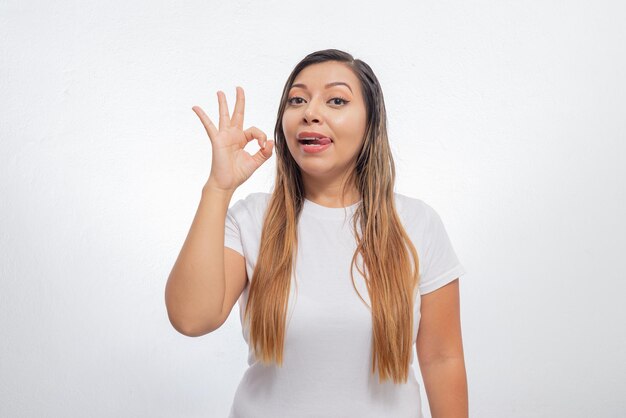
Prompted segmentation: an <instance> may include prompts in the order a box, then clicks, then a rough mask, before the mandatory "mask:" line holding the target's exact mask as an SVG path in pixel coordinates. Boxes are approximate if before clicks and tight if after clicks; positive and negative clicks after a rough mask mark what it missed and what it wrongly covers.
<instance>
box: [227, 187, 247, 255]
mask: <svg viewBox="0 0 626 418" xmlns="http://www.w3.org/2000/svg"><path fill="white" fill-rule="evenodd" d="M242 205H243V199H240V200H238V201H237V202H235V204H234V205H232V206H231V207H230V208H228V212H226V222H225V224H224V246H225V247H228V248H232V249H233V250H235V251H237V252H238V253H239V254H241V255H244V254H243V244H242V242H241V233H240V229H239V225H240V223H239V221H237V217H238V215H239V212H240V209H241V207H242Z"/></svg>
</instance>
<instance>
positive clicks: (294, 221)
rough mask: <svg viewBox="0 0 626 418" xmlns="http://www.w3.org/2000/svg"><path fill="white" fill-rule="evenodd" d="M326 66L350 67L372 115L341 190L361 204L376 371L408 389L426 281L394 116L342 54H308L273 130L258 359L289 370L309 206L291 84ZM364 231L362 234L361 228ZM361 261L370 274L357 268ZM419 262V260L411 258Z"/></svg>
mask: <svg viewBox="0 0 626 418" xmlns="http://www.w3.org/2000/svg"><path fill="white" fill-rule="evenodd" d="M325 61H336V62H340V63H342V64H344V65H346V66H347V67H349V68H350V69H351V70H352V71H353V72H354V74H355V75H356V76H357V78H358V79H359V81H360V85H361V91H362V92H363V97H364V100H365V107H366V110H367V119H366V120H367V126H366V130H365V133H364V141H363V144H362V147H361V149H360V150H359V152H357V154H356V156H355V163H354V165H353V169H352V170H351V171H350V172H349V174H348V176H347V180H346V181H345V182H344V185H343V188H342V197H344V196H345V195H346V188H347V187H348V186H356V188H357V190H358V192H359V193H360V196H361V198H362V200H361V203H359V205H358V206H357V209H356V211H355V212H354V217H353V222H352V228H353V229H354V233H355V237H356V242H357V248H356V251H355V253H354V256H353V257H352V261H351V268H350V276H351V278H352V285H353V287H354V289H355V291H356V293H357V294H358V295H359V297H360V298H361V300H362V301H363V302H364V303H366V302H365V300H364V299H363V297H362V296H361V295H360V294H359V293H358V290H357V288H356V286H355V283H354V276H353V266H355V267H356V269H357V270H358V272H359V273H360V274H361V276H362V277H363V278H364V279H365V282H366V285H367V290H368V293H369V297H370V301H371V307H369V309H370V311H371V315H372V362H371V371H372V373H375V372H376V367H378V374H379V381H385V380H388V379H390V378H392V379H393V381H394V383H406V381H407V378H408V373H409V367H410V360H411V357H412V347H413V343H414V341H413V339H412V334H413V332H412V330H413V324H414V318H413V308H414V306H413V304H414V300H415V296H416V292H417V286H418V283H419V274H418V273H419V260H418V256H417V251H416V249H415V246H414V245H413V243H412V242H411V240H410V238H409V236H408V234H407V232H406V230H405V229H404V227H403V225H402V223H401V221H400V218H399V216H398V213H397V211H396V207H395V200H394V183H395V167H394V162H393V157H392V155H391V149H390V146H389V139H388V137H387V124H386V122H387V114H386V111H385V103H384V100H383V92H382V90H381V87H380V84H379V82H378V79H377V78H376V76H375V75H374V72H373V71H372V69H371V68H370V66H369V65H367V64H366V63H365V62H363V61H361V60H359V59H355V58H354V57H353V56H352V55H350V54H348V53H346V52H343V51H340V50H337V49H326V50H322V51H316V52H313V53H311V54H309V55H307V56H306V57H305V58H304V59H303V60H302V61H300V62H299V63H298V64H297V65H296V66H295V68H294V69H293V71H292V72H291V74H290V75H289V78H288V79H287V82H286V83H285V87H284V88H283V93H282V97H281V99H280V106H279V109H278V115H277V118H276V126H275V128H274V143H275V150H276V178H275V183H274V189H273V192H272V194H271V197H270V200H269V204H268V207H267V210H266V212H265V217H264V221H263V229H262V233H261V246H260V248H259V255H258V259H257V263H256V265H255V266H254V272H253V274H252V279H251V281H250V289H249V293H248V301H247V305H246V309H245V313H244V320H249V321H250V322H249V330H250V334H249V341H250V344H251V346H252V347H254V352H255V355H256V357H257V358H259V359H260V360H261V361H262V363H264V364H269V362H271V361H272V360H274V361H275V362H276V363H277V364H278V365H279V366H282V364H283V351H284V339H285V327H286V314H287V307H288V300H289V292H290V286H291V278H292V274H294V273H295V260H296V254H297V246H298V236H297V225H298V220H299V218H300V213H301V212H302V207H303V204H304V187H303V182H302V175H301V172H300V167H299V166H298V165H297V163H296V161H295V160H294V159H293V157H292V155H291V153H290V152H289V149H288V147H287V143H286V139H285V133H284V132H283V129H282V119H283V114H284V112H285V107H286V105H287V99H288V94H289V90H290V88H291V85H292V84H293V82H294V80H295V78H296V77H297V76H298V74H299V73H300V71H302V70H303V69H304V68H305V67H307V66H309V65H312V64H317V63H321V62H325ZM357 226H359V227H360V231H362V232H363V233H362V234H361V233H360V231H359V230H358V229H357ZM359 255H360V257H361V259H362V263H363V264H364V266H363V267H364V268H363V269H362V268H361V267H359V265H358V264H357V262H356V261H357V258H358V256H359ZM409 255H410V256H411V257H412V259H411V258H410V257H409Z"/></svg>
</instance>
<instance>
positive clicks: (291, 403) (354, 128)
mask: <svg viewBox="0 0 626 418" xmlns="http://www.w3.org/2000/svg"><path fill="white" fill-rule="evenodd" d="M236 91H237V101H236V104H235V108H234V112H233V115H232V117H231V116H230V115H229V111H228V106H227V103H226V99H225V96H224V93H223V92H221V91H218V92H217V97H218V102H219V113H220V116H219V126H218V127H216V126H215V125H214V124H213V123H212V122H211V120H210V119H209V117H208V116H207V115H206V114H205V113H204V112H203V111H202V109H200V108H199V107H198V106H194V107H193V110H194V111H195V112H196V114H197V115H198V117H199V118H200V120H201V121H202V123H203V125H204V127H205V128H206V131H207V133H208V135H209V138H210V140H211V145H212V150H213V154H212V165H211V172H210V175H209V179H208V181H207V182H206V184H205V186H204V188H203V190H202V197H201V200H200V205H199V208H198V211H197V213H196V216H195V218H194V221H193V224H192V226H191V229H190V231H189V234H188V236H187V239H186V241H185V243H184V245H183V248H182V250H181V252H180V255H179V256H178V259H177V260H176V263H175V265H174V267H173V269H172V272H171V274H170V277H169V279H168V282H167V286H166V294H165V296H166V305H167V311H168V315H169V319H170V321H171V323H172V325H173V326H174V327H175V328H176V329H177V330H178V331H179V332H181V333H183V334H185V335H189V336H200V335H204V334H206V333H209V332H212V331H214V330H216V329H217V328H219V327H220V326H221V325H222V324H223V323H224V321H226V319H227V318H228V316H229V314H230V312H231V310H232V307H233V306H234V304H235V303H236V302H237V301H239V309H240V317H241V324H242V327H243V335H244V339H245V341H246V342H247V343H248V345H249V356H248V364H249V368H248V370H247V371H246V373H245V375H244V376H243V379H242V380H241V382H240V384H239V386H238V388H237V391H236V394H235V399H234V402H233V404H232V407H231V411H230V417H243V418H250V417H272V418H275V417H359V418H363V417H377V418H378V417H421V416H422V411H421V409H422V407H421V399H420V388H419V384H418V382H417V379H416V377H415V373H414V371H413V368H412V367H411V365H412V363H413V357H412V356H413V351H412V350H413V346H415V348H416V354H417V357H418V360H419V366H420V370H421V372H422V377H423V380H424V384H425V390H426V393H427V396H428V401H429V405H430V410H431V413H432V416H433V417H435V418H437V417H467V415H468V401H467V383H466V373H465V364H464V356H463V346H462V340H461V326H460V314H459V286H458V277H459V276H461V275H462V274H464V273H465V270H464V268H463V266H462V265H461V264H460V262H459V260H458V258H457V256H456V254H455V252H454V250H453V247H452V245H451V242H450V240H449V238H448V235H447V233H446V230H445V228H444V225H443V223H442V221H441V218H440V217H439V216H438V214H437V213H436V212H435V210H434V209H433V208H431V207H430V206H429V205H427V204H426V203H425V202H423V201H422V200H420V199H416V198H411V197H408V196H404V195H401V194H398V193H395V192H394V182H395V168H394V163H393V158H392V155H391V151H390V146H389V141H388V138H387V128H386V113H385V104H384V101H383V93H382V90H381V87H380V84H379V82H378V80H377V78H376V76H375V75H374V73H373V71H372V69H371V68H370V67H369V65H367V64H366V63H365V62H363V61H362V60H359V59H354V58H353V57H352V55H350V54H348V53H346V52H343V51H339V50H336V49H329V50H324V51H318V52H314V53H312V54H309V55H308V56H306V57H305V58H304V59H303V60H302V61H301V62H300V63H298V64H297V65H296V67H295V68H294V70H293V71H292V73H291V75H290V76H289V78H288V80H287V82H286V84H285V87H284V89H283V93H282V97H281V100H280V106H279V109H278V117H277V120H276V126H275V130H274V140H273V141H272V140H267V136H266V135H265V133H263V132H262V131H261V130H259V129H258V128H256V127H250V128H248V129H246V130H244V129H243V119H244V103H245V99H244V92H243V89H242V88H240V87H238V88H237V89H236ZM254 139H256V140H257V141H258V143H259V145H260V146H261V149H260V150H259V151H258V152H257V153H255V154H254V155H250V154H249V153H247V152H246V151H244V149H243V148H244V146H245V145H246V144H247V143H248V142H249V141H251V140H254ZM274 147H275V148H276V158H277V160H276V168H277V172H276V179H275V184H274V188H273V191H272V193H252V194H249V195H248V196H247V197H246V198H244V199H240V200H238V201H237V202H236V203H235V204H234V205H233V206H232V207H230V208H229V204H230V201H231V198H232V195H233V193H234V191H235V189H236V188H237V187H239V186H240V185H241V184H242V183H243V182H245V181H246V180H247V179H248V178H249V177H250V176H251V175H252V173H253V172H254V171H255V170H256V169H257V168H258V167H260V166H261V164H263V163H264V162H265V161H267V160H268V159H269V158H270V157H271V156H272V154H273V152H274ZM418 329H419V332H418Z"/></svg>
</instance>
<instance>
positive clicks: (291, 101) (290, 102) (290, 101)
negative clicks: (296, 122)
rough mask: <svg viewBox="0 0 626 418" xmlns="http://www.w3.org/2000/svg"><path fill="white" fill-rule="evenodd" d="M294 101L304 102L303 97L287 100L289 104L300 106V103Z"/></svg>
mask: <svg viewBox="0 0 626 418" xmlns="http://www.w3.org/2000/svg"><path fill="white" fill-rule="evenodd" d="M294 100H302V97H292V98H291V99H289V100H287V102H288V103H289V104H300V103H294V102H293V101H294Z"/></svg>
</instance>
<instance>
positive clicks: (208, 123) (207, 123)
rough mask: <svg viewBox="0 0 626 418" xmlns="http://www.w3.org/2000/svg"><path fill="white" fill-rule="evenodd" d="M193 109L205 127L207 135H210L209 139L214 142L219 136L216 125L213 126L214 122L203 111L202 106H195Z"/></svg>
mask: <svg viewBox="0 0 626 418" xmlns="http://www.w3.org/2000/svg"><path fill="white" fill-rule="evenodd" d="M191 109H192V110H193V111H194V112H195V113H196V115H198V117H199V118H200V121H201V122H202V124H203V125H204V129H205V130H206V133H207V134H209V138H211V140H213V138H215V137H216V136H217V129H216V128H215V125H213V122H211V119H210V118H209V117H208V116H207V114H206V113H204V110H202V108H200V106H194V107H192V108H191Z"/></svg>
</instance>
